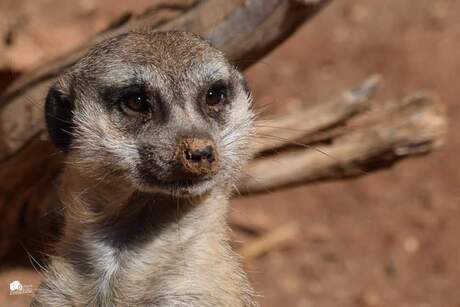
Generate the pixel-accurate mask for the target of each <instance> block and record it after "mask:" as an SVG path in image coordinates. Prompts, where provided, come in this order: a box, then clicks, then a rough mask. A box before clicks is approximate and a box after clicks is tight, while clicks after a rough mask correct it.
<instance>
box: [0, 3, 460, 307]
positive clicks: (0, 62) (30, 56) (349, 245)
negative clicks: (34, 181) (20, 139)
mask: <svg viewBox="0 0 460 307" xmlns="http://www.w3.org/2000/svg"><path fill="white" fill-rule="evenodd" d="M153 2H154V1H152V0H133V1H121V0H99V1H96V0H76V1H58V0H34V1H27V0H14V1H10V0H1V1H0V39H1V41H0V90H1V89H3V88H4V87H5V86H6V85H7V84H8V83H9V82H11V81H12V80H13V78H14V77H15V76H17V75H18V74H20V73H23V72H27V71H29V70H30V69H32V68H33V67H34V66H36V65H38V64H40V63H43V62H44V61H47V60H49V59H52V58H54V57H56V56H58V55H59V54H62V53H63V52H65V51H67V50H70V49H72V48H74V47H75V46H78V45H79V44H81V43H82V42H83V41H85V40H86V39H87V38H88V37H89V36H91V35H93V34H94V33H97V32H98V31H100V30H102V29H104V28H106V27H107V25H108V24H109V23H110V22H111V21H112V20H113V19H114V18H116V17H117V16H119V15H120V14H122V13H123V12H125V11H127V10H129V11H134V12H139V13H140V12H142V11H144V10H145V8H147V7H148V6H150V5H152V3H153ZM459 11H460V2H459V1H454V0H418V1H414V0H387V1H375V0H342V1H334V2H333V3H332V4H331V5H330V6H329V7H327V8H326V9H325V10H324V11H323V12H322V13H320V14H319V15H318V16H317V17H315V18H314V19H313V20H312V21H309V22H308V23H307V24H306V25H305V26H303V27H302V28H301V29H300V30H299V31H298V32H297V33H296V34H295V35H293V36H292V37H291V38H290V39H289V40H288V41H287V42H286V43H285V44H283V45H282V46H280V47H279V48H278V49H276V50H275V51H274V52H272V53H271V54H270V55H269V56H267V57H266V58H264V59H263V60H262V61H260V62H259V63H257V64H256V65H255V66H253V67H252V68H250V69H249V70H248V71H247V72H246V76H247V78H248V81H249V84H250V87H251V88H252V89H253V92H254V97H255V101H256V106H257V107H258V108H262V107H263V108H264V110H265V112H266V113H269V114H271V115H274V114H278V113H284V112H289V110H290V107H291V106H292V105H295V104H298V103H299V101H300V102H303V103H315V102H321V101H322V100H327V99H329V98H331V97H335V96H336V94H337V93H340V92H341V91H342V90H343V89H345V88H349V87H350V86H353V85H355V84H358V83H359V82H360V81H361V80H363V79H365V78H366V77H367V76H369V75H371V74H373V73H379V74H382V75H383V77H384V88H383V90H381V91H380V92H379V94H378V99H380V100H385V99H393V98H402V97H403V96H405V95H407V94H409V93H411V92H413V91H415V90H418V89H428V90H433V91H436V92H438V93H439V94H440V95H441V97H442V98H443V100H444V101H445V102H446V104H447V106H448V114H449V133H450V134H449V135H448V137H447V139H446V143H445V145H444V146H443V147H442V148H440V149H439V150H437V151H435V152H433V153H432V154H430V155H428V156H425V157H420V158H416V159H409V160H407V161H403V162H401V163H397V164H396V165H395V166H394V167H393V168H392V169H390V170H385V171H380V172H377V173H373V174H370V175H368V176H364V177H361V178H359V179H353V180H346V181H338V182H329V183H322V184H315V185H308V186H302V187H297V188H292V189H288V190H283V191H279V192H272V193H269V194H264V195H260V196H252V197H245V198H238V199H235V200H234V201H233V210H232V213H231V221H232V225H234V226H235V227H234V233H233V235H234V242H235V243H234V244H235V247H236V248H244V246H245V245H246V244H247V243H251V242H253V241H254V240H257V238H258V237H260V236H263V235H265V234H269V233H272V232H273V230H276V229H291V228H292V227H291V226H292V225H295V227H294V228H295V229H296V230H295V231H291V232H290V234H291V235H289V236H287V238H286V240H283V242H281V243H279V244H277V245H276V246H273V247H272V248H271V249H270V250H268V251H267V252H265V253H263V254H258V255H256V256H254V257H251V258H250V259H246V261H245V266H246V269H247V271H248V272H249V274H250V278H251V280H252V282H253V285H254V287H255V288H256V290H257V292H258V293H260V302H261V305H262V306H267V307H275V306H298V307H310V306H314V307H332V306H345V307H347V306H363V307H374V306H375V307H379V306H382V307H383V306H401V307H459V306H460V291H459V290H458V285H459V284H460V223H459V222H458V221H459V219H460V187H459V183H460V163H459V162H458V156H459V154H460V138H459V137H458V135H457V134H456V132H457V131H459V130H460V104H459V103H458V101H457V100H456V99H457V97H456V95H457V94H458V88H459V87H458V85H457V83H458V80H459V79H460V59H459V55H460V51H459V50H460V25H459V23H458V12H459ZM456 135H457V136H456ZM327 158H328V157H327V156H325V159H327ZM0 185H1V183H0ZM39 278H40V276H39V275H38V274H37V273H35V272H34V271H33V270H24V269H21V270H19V269H17V268H15V269H14V270H13V269H12V268H9V267H4V266H3V267H2V269H1V271H0V306H26V304H27V301H28V300H29V299H30V298H28V297H25V296H23V297H11V296H9V295H8V292H9V291H8V290H9V289H8V285H9V283H10V282H11V281H12V280H17V279H20V280H21V281H22V282H23V283H24V284H33V285H37V284H38V282H39Z"/></svg>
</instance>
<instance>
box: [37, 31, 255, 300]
mask: <svg viewBox="0 0 460 307" xmlns="http://www.w3.org/2000/svg"><path fill="white" fill-rule="evenodd" d="M45 113H46V123H47V128H48V132H49V135H50V138H51V140H52V141H53V143H54V144H55V145H56V147H57V148H59V149H60V150H61V151H62V152H64V153H65V163H64V167H63V172H62V176H61V179H60V188H59V197H60V201H61V202H62V205H63V207H64V208H65V209H64V210H65V213H64V216H65V222H64V224H65V226H64V229H63V233H62V238H61V239H60V241H59V243H58V244H57V247H56V251H55V255H53V256H51V257H50V258H51V259H50V263H49V266H48V268H47V269H46V270H45V272H44V275H45V277H44V281H43V282H42V284H41V285H40V286H39V288H38V290H37V292H36V295H35V298H34V301H33V302H32V306H168V307H169V306H200V307H207V306H230V307H232V306H257V304H256V302H255V300H254V295H253V290H252V289H251V287H250V285H249V283H248V279H247V277H246V274H245V273H244V271H243V270H242V268H241V264H240V261H239V258H238V257H237V255H236V254H235V253H234V252H233V251H232V249H231V247H230V245H229V235H228V232H229V229H228V226H227V222H226V216H227V212H228V203H229V195H230V193H231V190H232V185H233V184H234V182H235V181H236V180H237V178H238V174H239V173H240V171H241V168H242V167H243V166H244V165H245V163H246V161H247V160H248V158H249V157H250V154H251V152H250V149H249V148H250V139H251V135H252V134H253V130H254V127H253V117H254V115H253V112H252V111H251V95H250V92H249V90H248V87H247V86H246V83H245V80H244V77H243V76H242V74H241V73H240V72H239V71H238V70H237V69H236V68H235V67H234V66H232V65H231V63H230V62H229V60H227V59H226V57H225V55H224V54H223V53H222V52H221V51H219V50H217V49H215V48H214V47H212V46H211V45H210V44H209V43H208V42H206V41H204V40H203V39H201V38H200V37H198V36H196V35H194V34H190V33H186V32H178V31H172V32H153V31H147V30H142V31H133V32H130V33H126V34H122V35H119V36H117V37H114V38H110V39H108V40H106V41H103V42H101V43H98V44H97V45H96V46H94V47H93V48H92V49H91V50H90V51H89V52H88V53H87V54H86V55H85V56H84V57H82V58H81V59H80V60H79V61H78V62H77V63H76V64H75V65H73V66H72V67H70V68H69V69H68V70H67V71H66V72H64V73H63V74H62V75H61V76H59V77H58V79H57V81H56V82H55V84H54V85H52V86H51V88H50V90H49V93H48V95H47V98H46V103H45Z"/></svg>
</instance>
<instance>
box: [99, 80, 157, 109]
mask: <svg viewBox="0 0 460 307" xmlns="http://www.w3.org/2000/svg"><path fill="white" fill-rule="evenodd" d="M102 97H103V99H104V101H105V102H106V104H107V106H108V107H109V109H113V108H114V107H119V106H120V104H122V103H125V102H128V103H129V102H132V103H133V105H134V104H135V102H139V103H140V104H144V103H145V105H143V106H142V108H140V109H139V110H141V109H144V108H146V107H147V106H148V104H151V100H152V99H151V96H150V95H149V93H148V91H147V89H146V87H145V85H143V84H130V85H127V86H123V87H108V88H105V89H104V90H103V93H102ZM142 111H148V109H147V110H142Z"/></svg>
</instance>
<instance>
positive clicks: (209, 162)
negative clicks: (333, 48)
mask: <svg viewBox="0 0 460 307" xmlns="http://www.w3.org/2000/svg"><path fill="white" fill-rule="evenodd" d="M179 160H180V163H181V164H182V166H183V168H184V169H185V171H186V172H188V173H190V174H192V175H208V174H212V173H215V171H216V170H217V167H218V162H219V161H218V160H219V158H218V153H217V151H216V149H215V145H214V143H213V142H212V141H211V140H209V139H198V138H184V139H181V140H180V142H179Z"/></svg>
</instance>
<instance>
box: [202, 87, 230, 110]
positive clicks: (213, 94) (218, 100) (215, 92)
mask: <svg viewBox="0 0 460 307" xmlns="http://www.w3.org/2000/svg"><path fill="white" fill-rule="evenodd" d="M227 95H228V89H227V86H226V85H225V84H224V83H222V82H217V83H215V84H213V85H212V86H211V87H210V88H209V89H208V90H207V92H206V97H205V98H206V104H207V105H208V106H209V107H216V106H219V105H223V104H225V102H226V101H227Z"/></svg>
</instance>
